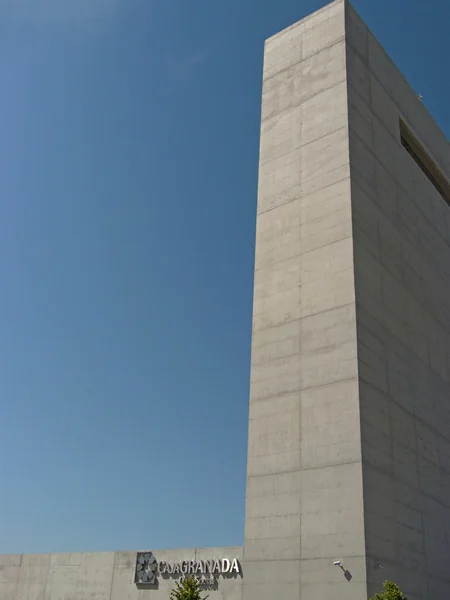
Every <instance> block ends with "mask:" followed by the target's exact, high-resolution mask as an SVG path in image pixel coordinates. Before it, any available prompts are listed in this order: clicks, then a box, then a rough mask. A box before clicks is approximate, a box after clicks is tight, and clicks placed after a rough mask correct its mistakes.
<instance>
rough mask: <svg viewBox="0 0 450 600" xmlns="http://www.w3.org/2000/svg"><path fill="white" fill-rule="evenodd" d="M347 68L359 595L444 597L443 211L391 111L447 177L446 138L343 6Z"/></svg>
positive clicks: (449, 517)
mask: <svg viewBox="0 0 450 600" xmlns="http://www.w3.org/2000/svg"><path fill="white" fill-rule="evenodd" d="M415 51H416V50H415V49H412V52H415ZM437 59H439V57H437ZM347 69H348V94H349V127H350V157H351V162H350V170H351V180H352V206H353V228H354V229H353V231H354V233H353V237H354V252H355V274H356V304H357V325H358V362H359V385H360V402H361V428H362V455H363V473H364V499H365V511H364V518H365V532H366V533H365V535H366V550H367V558H368V561H367V572H368V581H369V595H372V594H373V593H374V592H375V591H376V590H377V589H379V587H380V583H381V582H382V581H383V580H384V579H386V578H389V579H394V580H395V581H397V582H398V583H399V584H400V585H401V586H402V588H404V592H405V593H406V595H407V596H408V598H409V599H410V600H419V599H421V600H425V599H431V598H433V599H434V598H436V599H438V598H439V599H441V598H442V599H446V598H450V207H449V206H448V204H447V203H446V202H445V201H444V199H443V198H442V196H441V195H440V194H439V193H438V192H437V191H436V189H435V188H434V186H433V185H432V184H431V182H430V181H429V180H428V179H427V177H426V176H425V175H424V174H423V172H422V171H421V170H420V168H419V167H418V166H417V165H416V163H415V162H414V161H413V159H412V158H411V157H410V156H409V154H408V153H407V152H406V150H405V149H404V148H403V147H402V145H401V143H400V131H399V118H400V117H401V118H402V119H404V121H405V122H406V123H407V124H408V125H409V126H410V128H411V129H412V130H413V131H414V132H415V134H416V136H417V137H418V138H419V140H420V141H421V142H422V144H423V146H424V148H425V149H426V150H427V152H428V154H429V155H431V156H432V157H433V159H434V161H435V162H436V164H438V165H439V167H440V169H441V170H442V171H443V172H444V173H446V174H447V177H450V145H449V143H448V141H447V140H446V138H445V136H444V135H443V134H442V132H441V131H440V130H439V128H438V127H437V125H436V124H435V122H434V121H433V119H432V118H431V117H430V115H429V114H428V112H427V111H426V109H425V107H424V105H423V104H422V103H421V102H420V101H419V100H418V98H417V96H416V94H415V93H414V92H413V90H412V89H411V88H410V87H409V85H408V84H407V82H406V81H405V79H404V77H403V76H402V75H401V73H400V72H399V71H398V70H397V68H396V67H395V66H394V64H393V63H392V61H391V60H390V58H389V57H388V56H387V55H386V53H385V52H384V50H383V49H382V48H381V46H380V45H379V43H378V42H377V41H376V39H375V38H374V36H373V35H372V34H371V33H370V32H369V31H368V29H367V27H366V25H365V24H364V23H363V22H362V21H361V19H360V18H359V17H358V16H357V15H356V13H355V12H354V10H353V9H352V8H349V9H348V13H347ZM376 562H380V563H382V564H383V565H384V567H385V568H384V570H382V571H380V570H377V569H375V568H374V565H375V563H376Z"/></svg>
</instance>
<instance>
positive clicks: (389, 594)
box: [371, 581, 408, 600]
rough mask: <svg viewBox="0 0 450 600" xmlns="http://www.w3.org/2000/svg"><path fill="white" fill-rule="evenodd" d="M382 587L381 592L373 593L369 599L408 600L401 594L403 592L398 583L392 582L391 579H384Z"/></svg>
mask: <svg viewBox="0 0 450 600" xmlns="http://www.w3.org/2000/svg"><path fill="white" fill-rule="evenodd" d="M383 589H384V591H383V592H381V593H379V594H375V596H374V597H373V598H371V600H408V598H407V597H406V596H404V595H403V592H402V591H401V589H400V588H399V587H398V585H396V584H395V583H392V581H385V582H384V584H383Z"/></svg>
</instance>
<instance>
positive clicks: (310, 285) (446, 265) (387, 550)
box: [242, 0, 450, 600]
mask: <svg viewBox="0 0 450 600" xmlns="http://www.w3.org/2000/svg"><path fill="white" fill-rule="evenodd" d="M263 79H264V82H263V98H262V122H261V143H260V167H259V190H258V214H257V235H256V261H255V282H254V307H253V337H252V364H251V395H250V396H251V397H250V424H249V447H248V483H247V500H246V528H245V546H244V579H243V595H242V598H243V600H269V599H270V600H273V599H279V600H329V599H333V600H366V599H367V597H368V595H369V596H371V595H372V594H373V593H375V592H376V591H378V590H379V589H380V585H381V583H382V582H383V581H384V580H385V579H391V580H394V581H396V582H398V583H399V584H400V585H401V586H402V587H403V588H404V592H405V593H406V594H407V595H408V598H410V599H411V600H419V599H421V600H425V599H430V600H431V599H433V600H434V599H440V600H447V599H448V598H450V205H449V203H450V185H449V177H450V147H449V143H448V141H447V140H446V138H445V136H444V135H443V134H442V132H441V131H440V130H439V128H438V127H437V125H436V123H435V122H434V121H433V119H432V118H431V116H430V115H429V114H428V112H427V110H426V109H425V107H424V105H423V104H422V103H421V101H420V99H418V97H417V95H416V94H415V93H414V91H413V90H412V89H411V88H410V87H409V86H408V84H407V82H406V81H405V79H404V78H403V76H402V75H401V73H400V72H399V71H398V70H397V68H396V67H395V66H394V64H393V63H392V61H391V60H390V59H389V57H388V56H387V55H386V53H385V52H384V50H383V49H382V48H381V46H380V44H379V43H378V42H377V40H376V39H375V37H374V36H373V35H372V34H371V33H370V31H369V30H368V28H367V27H366V25H365V24H364V23H363V21H362V20H361V19H360V18H359V16H358V15H357V14H356V13H355V11H354V10H353V8H352V7H351V6H349V4H348V3H347V2H345V1H343V0H337V1H336V2H334V3H333V4H330V5H329V6H327V7H325V8H324V9H322V10H320V11H318V12H316V13H314V14H313V15H311V16H309V17H307V18H305V19H303V20H302V21H300V22H299V23H296V24H295V25H293V26H292V27H289V28H288V29H286V30H285V31H282V32H281V33H279V34H277V35H275V36H273V37H272V38H270V39H269V40H267V42H266V45H265V52H264V78H263ZM338 561H340V564H336V565H335V564H334V563H335V562H338ZM381 567H383V568H381Z"/></svg>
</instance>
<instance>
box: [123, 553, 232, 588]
mask: <svg viewBox="0 0 450 600" xmlns="http://www.w3.org/2000/svg"><path fill="white" fill-rule="evenodd" d="M240 574H241V566H240V564H239V561H238V559H237V558H213V559H210V560H183V561H180V562H168V561H158V560H157V559H156V557H155V556H154V555H153V553H152V552H138V553H137V556H136V571H135V578H134V581H135V583H136V584H137V585H149V586H151V585H155V584H156V582H157V578H158V576H159V575H161V576H162V577H164V578H168V577H171V578H174V579H176V580H177V581H178V582H179V583H182V582H183V581H184V579H185V578H186V577H188V576H193V577H195V578H196V579H197V581H198V582H199V583H200V585H202V586H207V587H214V586H215V585H217V583H218V579H219V577H220V576H222V577H233V576H234V577H236V576H238V575H240Z"/></svg>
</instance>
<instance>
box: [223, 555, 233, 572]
mask: <svg viewBox="0 0 450 600" xmlns="http://www.w3.org/2000/svg"><path fill="white" fill-rule="evenodd" d="M230 567H231V563H230V561H229V560H228V558H222V573H228V571H229V570H230Z"/></svg>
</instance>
